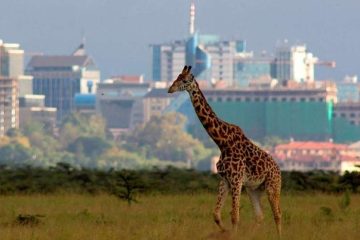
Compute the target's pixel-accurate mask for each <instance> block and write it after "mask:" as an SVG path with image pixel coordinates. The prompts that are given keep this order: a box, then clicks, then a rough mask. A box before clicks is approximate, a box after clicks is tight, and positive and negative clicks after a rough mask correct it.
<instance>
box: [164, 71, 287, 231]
mask: <svg viewBox="0 0 360 240" xmlns="http://www.w3.org/2000/svg"><path fill="white" fill-rule="evenodd" d="M176 91H187V92H188V93H189V95H190V99H191V102H192V104H193V107H194V109H195V112H196V114H197V116H198V118H199V120H200V122H201V123H202V125H203V126H204V128H205V130H206V131H207V133H208V135H209V136H210V137H211V138H212V139H213V141H214V142H215V143H216V145H217V146H218V147H219V149H220V152H221V154H220V159H219V161H218V162H217V164H216V168H217V170H218V174H219V175H220V183H219V191H218V197H217V202H216V207H215V210H214V221H215V223H216V224H217V225H218V226H219V228H220V229H221V230H222V231H226V230H225V227H224V225H223V223H222V220H221V209H222V207H223V205H224V202H225V198H226V196H227V195H228V192H229V191H230V193H231V196H232V210H231V222H232V226H233V229H234V230H235V231H236V229H237V225H238V222H239V205H240V195H241V189H242V187H243V186H244V187H245V189H246V192H247V193H248V195H249V198H250V201H251V204H252V206H253V210H254V212H255V219H256V222H257V223H258V224H260V223H261V222H262V221H263V218H264V216H263V211H262V207H261V201H260V198H261V193H262V192H263V191H264V190H265V191H266V193H267V196H268V200H269V203H270V206H271V209H272V212H273V216H274V220H275V224H276V228H277V233H278V235H279V236H280V235H281V210H280V191H281V173H280V169H279V167H278V165H277V164H276V162H275V161H274V160H273V158H272V157H271V156H270V155H269V154H268V153H267V152H265V151H264V150H262V149H261V148H259V147H258V146H257V145H255V144H254V143H253V142H252V141H251V140H250V139H249V138H247V137H246V136H245V134H244V132H243V131H242V129H241V128H240V127H238V126H236V125H233V124H230V123H227V122H225V121H223V120H221V119H220V118H218V117H217V116H216V114H215V112H214V111H213V110H212V108H211V107H210V105H209V104H208V102H207V101H206V99H205V97H204V95H203V93H202V92H201V90H200V88H199V85H198V83H197V82H196V80H195V78H194V75H193V74H191V66H185V67H184V69H183V70H182V72H181V73H180V74H179V76H178V77H177V79H176V80H175V81H174V82H173V84H172V85H171V86H170V88H169V90H168V93H173V92H176Z"/></svg>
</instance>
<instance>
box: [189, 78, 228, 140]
mask: <svg viewBox="0 0 360 240" xmlns="http://www.w3.org/2000/svg"><path fill="white" fill-rule="evenodd" d="M188 92H189V95H190V99H191V102H192V104H193V106H194V109H195V112H196V115H197V116H198V118H199V120H200V122H201V124H202V125H203V126H204V128H205V130H206V131H207V133H208V134H209V136H210V137H211V138H212V139H213V140H214V142H215V143H216V144H217V145H218V146H220V145H222V142H223V140H224V136H223V134H222V132H223V129H224V125H225V124H226V123H225V122H224V121H222V120H221V119H219V118H218V117H217V116H216V114H215V112H214V111H213V110H212V108H211V107H210V105H209V103H208V102H207V101H206V99H205V97H204V94H203V93H202V92H201V90H200V88H199V85H198V84H197V83H196V82H195V83H194V87H193V88H192V89H191V90H189V91H188Z"/></svg>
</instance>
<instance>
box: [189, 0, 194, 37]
mask: <svg viewBox="0 0 360 240" xmlns="http://www.w3.org/2000/svg"><path fill="white" fill-rule="evenodd" d="M189 33H190V35H193V34H194V33H195V3H194V1H192V2H191V5H190V21H189Z"/></svg>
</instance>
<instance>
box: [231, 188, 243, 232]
mask: <svg viewBox="0 0 360 240" xmlns="http://www.w3.org/2000/svg"><path fill="white" fill-rule="evenodd" d="M241 187H242V181H239V182H235V183H232V184H231V194H232V210H231V222H232V225H233V230H234V231H235V232H236V231H237V226H238V223H239V215H240V195H241Z"/></svg>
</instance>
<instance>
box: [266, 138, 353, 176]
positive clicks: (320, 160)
mask: <svg viewBox="0 0 360 240" xmlns="http://www.w3.org/2000/svg"><path fill="white" fill-rule="evenodd" d="M273 156H274V157H275V159H277V161H278V163H279V165H280V167H281V169H282V170H285V171H311V170H315V169H321V170H326V171H336V172H344V171H346V170H350V169H351V171H353V170H354V169H355V168H354V166H355V165H357V164H360V157H359V156H356V154H355V153H354V152H353V151H352V150H351V148H349V146H348V145H345V144H336V143H333V142H312V141H309V142H297V141H292V142H290V143H287V144H280V145H278V146H276V147H275V149H274V153H273ZM359 170H360V169H359Z"/></svg>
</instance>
